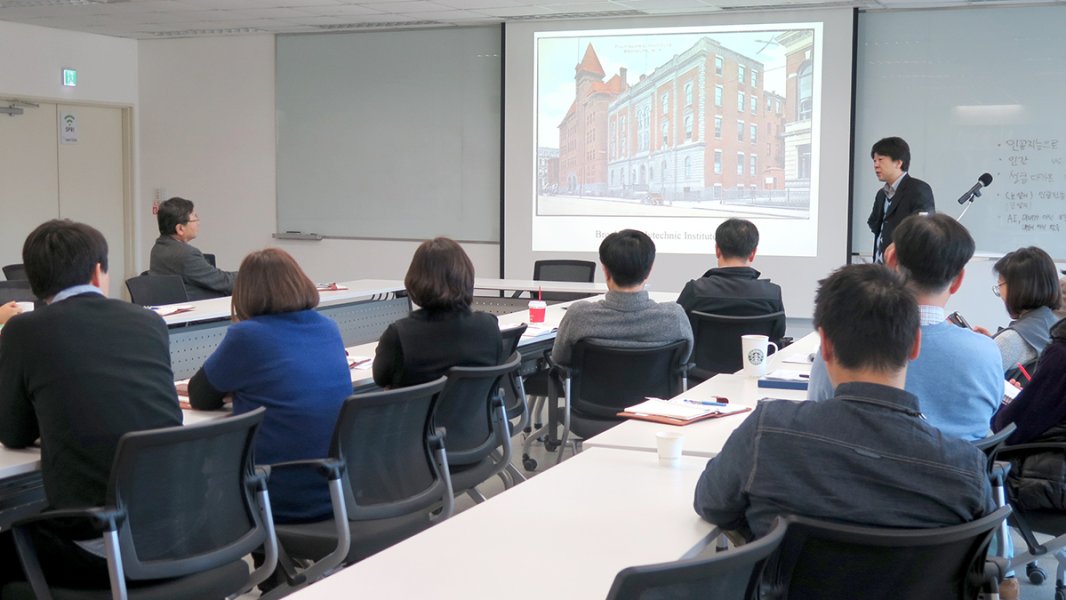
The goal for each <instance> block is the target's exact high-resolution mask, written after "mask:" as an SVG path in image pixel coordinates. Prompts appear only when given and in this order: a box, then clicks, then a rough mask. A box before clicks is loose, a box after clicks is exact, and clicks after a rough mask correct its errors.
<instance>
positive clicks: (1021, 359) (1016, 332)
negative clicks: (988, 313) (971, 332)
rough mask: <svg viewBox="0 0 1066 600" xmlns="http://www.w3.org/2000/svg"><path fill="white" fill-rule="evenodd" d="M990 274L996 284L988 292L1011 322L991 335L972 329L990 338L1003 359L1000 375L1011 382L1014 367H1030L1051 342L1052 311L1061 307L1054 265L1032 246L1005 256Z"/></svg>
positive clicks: (984, 331) (981, 329)
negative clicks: (995, 298) (992, 275)
mask: <svg viewBox="0 0 1066 600" xmlns="http://www.w3.org/2000/svg"><path fill="white" fill-rule="evenodd" d="M993 271H994V272H995V273H996V275H997V276H998V278H999V282H998V283H997V284H996V285H995V286H993V288H992V291H993V292H994V293H995V294H996V295H997V296H999V297H1000V298H1002V299H1003V305H1004V306H1005V307H1006V309H1007V313H1008V314H1009V315H1010V317H1011V319H1013V320H1012V321H1011V322H1010V324H1009V325H1007V327H1006V329H1001V330H999V331H998V332H996V334H995V335H993V334H991V333H990V332H989V331H988V330H987V329H985V328H983V327H975V328H974V329H975V330H976V331H978V332H980V333H983V334H985V335H988V336H991V337H992V338H993V339H994V340H995V341H996V345H997V346H998V347H999V352H1000V354H1001V355H1002V356H1003V371H1004V373H1006V374H1008V375H1009V376H1011V377H1012V378H1013V373H1012V372H1013V371H1018V370H1019V368H1018V365H1031V364H1034V363H1035V362H1036V359H1037V357H1039V356H1040V353H1041V352H1042V351H1043V350H1044V348H1045V347H1046V346H1047V345H1048V342H1049V341H1050V340H1051V333H1050V330H1051V326H1052V325H1054V324H1055V322H1056V321H1057V320H1058V317H1057V316H1056V315H1055V313H1054V311H1055V310H1057V309H1058V308H1059V306H1060V304H1061V303H1062V291H1061V290H1060V289H1059V276H1058V272H1057V271H1056V269H1055V261H1053V260H1051V257H1050V256H1048V253H1047V252H1044V251H1043V250H1041V249H1040V248H1037V247H1035V246H1029V247H1027V248H1019V249H1017V250H1015V251H1014V252H1008V253H1007V254H1005V255H1004V256H1003V258H1001V259H999V260H998V261H996V264H995V265H994V266H993Z"/></svg>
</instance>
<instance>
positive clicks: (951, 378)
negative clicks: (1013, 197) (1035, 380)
mask: <svg viewBox="0 0 1066 600" xmlns="http://www.w3.org/2000/svg"><path fill="white" fill-rule="evenodd" d="M893 240H894V243H893V244H892V245H890V246H889V247H888V248H886V249H885V264H886V265H887V266H889V267H890V268H893V269H896V270H898V271H899V272H900V273H902V274H903V275H905V276H906V277H907V287H908V288H910V290H911V291H912V292H914V294H915V296H916V298H917V300H918V305H919V309H920V311H921V333H922V350H921V354H920V355H919V356H918V358H917V359H915V360H914V361H912V362H911V364H910V367H909V368H908V369H907V382H906V388H905V389H906V390H907V391H908V392H911V393H912V394H914V395H915V396H917V397H918V401H919V405H920V407H921V410H922V413H923V414H924V415H925V417H926V419H928V421H929V423H931V424H932V425H933V426H935V427H937V428H938V429H940V430H941V431H942V432H944V434H945V435H949V436H951V437H956V438H961V439H964V440H970V441H972V440H977V439H980V438H982V437H984V436H985V435H986V434H987V433H988V424H989V420H990V419H991V418H992V414H993V413H995V411H996V409H997V408H998V407H999V404H1000V401H1001V400H1002V398H1003V371H1002V366H1001V364H1000V358H999V351H998V350H997V349H996V344H995V343H994V342H993V343H991V344H989V343H988V342H990V341H992V340H991V339H989V338H987V337H985V336H982V335H980V334H977V333H974V332H973V331H970V330H969V329H968V328H965V327H958V326H956V325H954V324H952V323H951V322H950V321H947V320H945V314H944V306H945V305H946V304H947V302H948V299H950V298H951V296H952V294H954V293H955V292H957V291H958V289H959V287H961V286H962V280H963V276H964V275H965V267H966V263H967V262H968V261H969V260H970V258H971V257H972V256H973V252H974V241H973V238H972V237H971V236H970V233H969V232H968V231H966V228H965V227H963V226H962V225H960V224H959V222H958V221H956V220H955V219H953V218H952V217H950V216H948V215H943V214H937V215H911V216H909V217H907V218H906V219H905V220H904V221H903V222H902V223H900V225H899V226H898V227H897V228H896V231H895V233H894V234H893ZM856 317H857V318H862V316H861V315H856ZM870 342H871V343H878V340H870ZM832 396H833V387H832V384H831V383H830V382H829V377H828V375H827V374H826V369H825V363H824V362H822V361H821V359H820V357H817V356H816V357H815V362H814V365H813V366H812V368H811V382H810V386H809V388H808V390H807V398H808V399H810V400H824V399H826V398H831V397H832Z"/></svg>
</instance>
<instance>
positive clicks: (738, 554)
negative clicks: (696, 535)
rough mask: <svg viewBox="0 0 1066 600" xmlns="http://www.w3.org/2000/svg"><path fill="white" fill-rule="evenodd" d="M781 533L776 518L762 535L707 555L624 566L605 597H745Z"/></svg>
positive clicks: (671, 599) (633, 599) (667, 599)
mask: <svg viewBox="0 0 1066 600" xmlns="http://www.w3.org/2000/svg"><path fill="white" fill-rule="evenodd" d="M784 536H785V522H784V521H783V520H780V519H779V520H778V521H777V523H776V524H775V525H774V528H773V529H772V530H770V532H769V533H767V534H766V535H764V536H762V537H761V538H759V539H757V540H755V541H753V542H751V543H749V544H745V545H743V546H740V547H738V548H734V549H732V550H729V551H726V552H719V553H717V554H715V555H713V556H711V557H709V558H699V559H692V560H679V561H674V562H668V563H660V564H657V565H641V566H638V567H626V568H625V569H622V570H621V571H619V572H618V575H616V576H615V578H614V584H613V585H611V591H610V592H608V593H607V600H697V599H704V598H712V599H713V600H748V599H749V598H753V597H754V596H753V593H754V591H755V589H756V587H757V586H758V583H759V578H760V577H762V568H763V564H764V563H765V562H766V559H767V557H768V556H770V554H771V553H772V552H773V551H774V550H776V549H777V546H778V545H779V544H780V543H781V539H782V538H784Z"/></svg>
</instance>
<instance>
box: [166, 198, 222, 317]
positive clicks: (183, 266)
mask: <svg viewBox="0 0 1066 600" xmlns="http://www.w3.org/2000/svg"><path fill="white" fill-rule="evenodd" d="M156 217H157V220H158V221H159V238H158V239H156V241H155V245H154V246H152V256H151V261H150V265H149V268H148V274H149V275H180V276H181V280H182V281H183V282H185V291H186V292H187V293H188V294H189V300H206V299H208V298H219V297H221V296H229V295H230V294H232V293H233V280H234V278H236V276H237V273H236V272H234V271H223V270H222V269H217V268H215V267H214V266H212V265H211V263H209V262H207V259H205V258H204V255H203V253H202V252H200V251H199V250H198V249H196V247H194V246H192V245H190V244H189V242H191V241H192V240H193V239H195V238H196V235H197V234H198V233H199V232H200V217H198V216H196V213H195V212H194V211H193V203H192V202H190V201H188V200H186V199H185V198H171V199H170V200H167V201H166V202H164V203H162V204H160V205H159V214H158V215H157V216H156Z"/></svg>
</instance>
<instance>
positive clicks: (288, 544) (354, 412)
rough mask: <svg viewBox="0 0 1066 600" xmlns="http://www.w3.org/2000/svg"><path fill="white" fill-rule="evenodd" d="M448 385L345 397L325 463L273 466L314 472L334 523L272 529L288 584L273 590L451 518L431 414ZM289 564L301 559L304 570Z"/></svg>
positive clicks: (297, 583)
mask: <svg viewBox="0 0 1066 600" xmlns="http://www.w3.org/2000/svg"><path fill="white" fill-rule="evenodd" d="M446 381H447V380H446V379H445V378H444V377H439V378H437V379H435V380H433V381H429V382H426V383H422V384H419V385H413V386H410V387H405V388H397V389H392V390H384V391H380V392H371V393H366V394H356V395H353V396H350V397H349V398H348V399H347V400H345V402H344V405H343V406H342V407H341V411H340V415H339V416H338V418H337V426H336V428H335V429H334V432H333V440H332V442H331V444H330V458H328V459H320V460H307V461H295V462H293V463H283V464H281V465H274V466H273V467H272V469H278V468H293V467H298V468H308V467H310V466H317V467H318V468H319V472H320V473H321V474H322V475H324V477H325V479H328V482H327V481H323V485H324V486H327V485H328V486H329V487H330V497H331V501H332V503H333V518H332V519H328V520H324V521H318V522H314V523H302V524H279V525H278V526H277V531H278V540H279V542H280V545H281V548H282V552H281V560H280V565H281V568H280V569H279V570H280V571H282V572H284V574H285V578H286V581H285V582H284V584H285V586H286V587H282V588H278V593H279V594H280V595H285V594H287V593H289V591H290V590H291V589H294V588H298V587H301V586H303V585H306V584H308V583H311V582H313V581H315V580H317V579H320V578H322V577H324V576H326V575H327V574H328V573H330V572H331V571H332V570H333V569H334V568H335V567H337V566H339V565H341V564H352V563H355V562H358V561H360V560H362V559H364V558H366V557H367V556H370V555H372V554H376V553H377V552H380V551H381V550H384V549H385V548H388V547H389V546H392V545H393V544H396V543H398V542H401V541H403V540H404V539H406V538H408V537H410V536H412V535H414V534H416V533H418V532H420V531H423V530H425V529H427V528H429V527H430V526H432V525H433V524H434V523H436V522H438V521H441V520H444V519H447V518H448V517H449V516H451V514H452V511H453V509H454V498H453V495H452V485H451V479H450V478H449V475H448V466H447V464H448V463H447V458H446V456H445V453H444V447H443V441H442V437H443V435H444V432H443V430H436V429H433V428H432V425H431V419H432V414H433V407H434V405H435V404H436V401H437V397H438V395H439V394H440V392H441V390H442V389H444V384H445V382H446ZM438 508H439V509H440V510H439V513H438V512H436V511H437V509H438ZM290 557H292V558H299V559H302V563H301V566H297V565H296V564H295V563H293V561H291V560H290ZM311 561H313V562H311ZM297 572H298V574H297ZM267 597H279V596H275V595H268V596H267Z"/></svg>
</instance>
